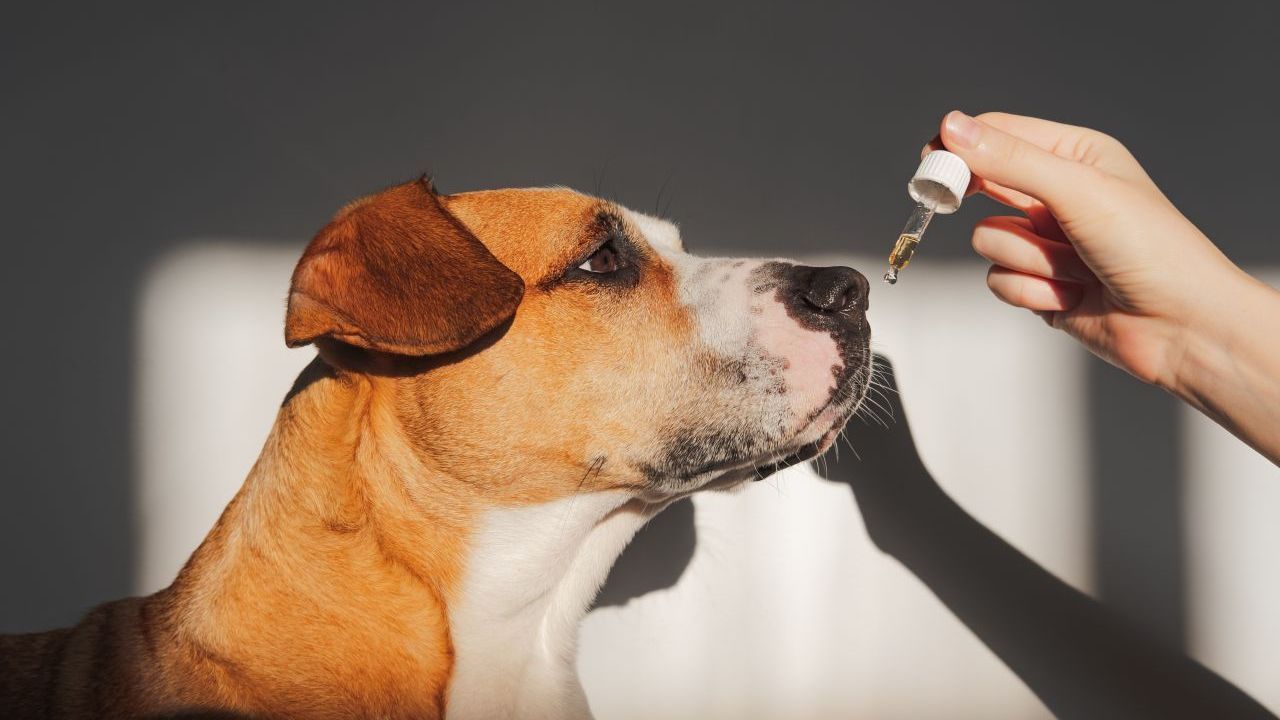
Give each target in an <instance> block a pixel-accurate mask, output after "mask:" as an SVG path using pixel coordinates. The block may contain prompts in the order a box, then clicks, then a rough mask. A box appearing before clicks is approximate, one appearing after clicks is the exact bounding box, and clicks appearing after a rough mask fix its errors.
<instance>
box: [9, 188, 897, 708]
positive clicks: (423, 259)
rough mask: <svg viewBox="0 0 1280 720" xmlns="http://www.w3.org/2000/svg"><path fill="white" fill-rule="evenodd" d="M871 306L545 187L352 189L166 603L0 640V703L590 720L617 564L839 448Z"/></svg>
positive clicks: (860, 370)
mask: <svg viewBox="0 0 1280 720" xmlns="http://www.w3.org/2000/svg"><path fill="white" fill-rule="evenodd" d="M867 293H868V284H867V280H866V278H865V277H863V276H862V275H861V274H859V273H858V272H857V271H855V270H853V269H851V268H847V267H826V268H817V267H806V266H802V265H797V264H794V263H791V262H786V261H780V260H748V259H733V258H700V257H695V256H693V255H690V254H688V253H686V252H685V250H684V247H683V245H682V241H681V239H680V235H679V232H678V231H677V228H676V227H675V226H674V225H672V224H671V223H669V222H667V221H665V220H661V219H657V218H654V217H650V216H647V215H644V214H641V213H637V212H633V211H631V210H627V209H626V208H623V207H621V206H619V205H618V204H615V203H613V202H608V201H605V200H602V199H598V198H595V197H590V196H588V195H584V194H579V193H577V192H574V191H571V190H567V189H562V188H551V189H545V188H538V189H514V190H496V191H479V192H466V193H459V194H454V195H445V194H441V193H439V192H437V191H436V190H435V189H434V188H433V186H432V184H431V182H430V181H429V180H427V179H425V178H423V179H419V180H415V181H412V182H408V183H404V184H401V185H396V186H393V187H390V188H388V189H386V190H383V191H381V192H379V193H377V194H374V195H372V196H369V197H367V198H364V199H361V200H358V201H356V202H354V203H352V204H350V205H348V206H347V207H346V208H344V209H342V210H341V211H340V212H339V213H338V214H337V216H336V217H335V218H334V219H333V220H332V221H331V222H330V223H329V224H328V225H327V226H326V227H325V228H323V229H322V230H321V231H320V233H319V234H318V235H317V236H316V237H315V239H314V240H312V242H311V243H310V244H309V245H308V247H307V249H306V250H305V252H304V253H303V255H302V257H301V259H300V261H299V262H298V265H297V267H296V269H295V271H294V274H293V277H292V281H291V286H290V289H289V296H288V304H287V312H286V320H285V341H286V342H287V344H288V345H289V346H291V347H297V346H302V345H308V344H313V345H314V346H315V347H316V349H317V355H316V358H315V359H314V360H313V361H312V362H311V364H310V365H309V366H308V367H307V368H306V369H305V370H304V371H303V372H302V374H301V376H300V377H299V378H298V381H297V382H296V384H295V385H294V387H293V388H292V389H291V390H290V391H289V393H288V395H287V396H286V399H285V401H284V403H283V404H282V406H281V408H280V411H279V415H278V417H277V420H276V423H275V426H274V428H273V429H272V431H271V433H270V435H269V437H268V438H267V440H266V444H265V447H264V448H263V450H262V454H261V456H260V457H259V459H258V461H257V463H256V464H255V466H254V467H253V469H252V471H251V472H250V474H249V476H248V478H247V479H246V481H245V483H244V486H243V487H242V489H241V490H240V491H239V492H238V494H237V495H236V496H235V498H234V499H233V500H232V501H231V503H230V504H229V505H228V506H227V508H226V510H225V511H224V512H223V514H222V515H221V517H220V519H219V520H218V521H217V523H216V524H215V526H214V527H213V529H212V531H211V532H210V533H209V535H208V537H207V538H206V539H205V540H204V542H203V543H202V544H201V545H200V547H199V548H198V549H197V550H196V551H195V553H194V554H193V555H192V556H191V558H190V560H189V561H188V562H187V563H186V565H185V566H184V567H183V568H182V570H181V571H180V573H179V574H178V576H177V578H176V579H175V581H174V582H173V584H172V585H171V586H170V587H168V588H166V589H164V590H162V591H160V592H158V593H156V594H155V595H151V596H149V597H143V598H130V599H125V600H120V601H116V602H112V603H108V604H106V605H103V606H101V607H98V608H97V609H95V610H93V611H91V612H90V613H89V614H88V616H87V617H86V618H85V619H84V620H83V621H82V622H81V623H80V624H79V625H76V626H75V627H72V628H69V629H63V630H55V631H52V632H47V633H41V634H32V635H17V636H6V637H3V638H0V708H2V712H0V714H3V715H4V717H8V718H22V717H33V718H34V717H40V718H45V717H50V718H64V717H66V718H70V717H95V718H98V717H102V718H124V717H131V718H132V717H177V716H190V717H195V716H199V717H206V716H209V717H291V718H351V717H379V718H440V717H444V716H446V715H447V716H448V717H449V718H517V717H518V718H577V717H589V716H590V711H589V708H588V705H587V700H586V696H585V695H584V693H583V690H582V687H581V685H580V684H579V682H578V679H577V675H576V671H575V668H574V660H575V642H576V636H577V628H578V625H579V622H580V620H581V619H582V617H583V616H584V615H585V613H586V611H587V609H588V608H589V606H590V603H591V602H592V599H593V598H594V596H595V594H596V592H597V591H598V590H599V588H600V586H601V584H602V583H603V581H604V579H605V577H606V575H607V573H608V571H609V568H610V566H611V565H612V564H613V562H614V560H615V559H616V558H617V556H618V555H619V553H621V551H622V549H623V548H624V546H625V545H626V544H627V543H628V542H629V541H630V539H631V537H632V536H633V535H634V534H635V532H636V531H637V530H638V529H639V528H640V527H641V526H642V525H643V524H644V523H645V522H646V521H647V520H648V519H649V518H651V517H652V516H653V515H654V514H655V513H657V512H659V511H660V510H662V509H663V508H664V507H666V506H667V505H668V504H669V503H671V502H673V501H674V500H676V499H679V498H683V497H686V496H688V495H689V494H690V493H693V492H696V491H699V490H710V489H719V490H727V489H731V488H735V487H739V486H741V485H742V484H743V483H745V482H746V481H748V480H752V479H759V478H761V477H764V476H767V475H769V474H770V473H773V472H776V471H778V470H780V469H782V468H784V467H787V466H789V465H793V464H796V463H799V462H803V461H806V460H809V459H811V458H813V457H815V456H817V455H819V454H821V453H822V452H825V451H826V449H827V448H828V447H830V445H831V444H832V443H833V442H834V440H835V438H836V436H837V434H838V433H839V432H840V430H841V429H842V428H843V426H844V424H845V421H846V420H847V419H848V418H849V417H850V416H851V415H852V414H853V412H854V411H855V410H856V409H857V407H858V405H859V403H860V402H861V401H862V398H863V396H864V395H865V393H866V389H867V385H868V382H869V379H870V375H871V362H872V361H871V354H870V350H869V343H870V328H869V326H868V323H867V319H866V310H867ZM214 350H215V351H216V349H214ZM194 410H196V409H193V411H194Z"/></svg>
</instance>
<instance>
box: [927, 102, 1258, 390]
mask: <svg viewBox="0 0 1280 720" xmlns="http://www.w3.org/2000/svg"><path fill="white" fill-rule="evenodd" d="M940 137H941V142H942V144H944V145H945V146H946V148H947V149H948V150H950V151H952V152H954V153H955V154H957V155H959V156H960V157H962V158H963V159H964V160H965V162H966V163H968V165H969V167H970V169H971V170H972V171H973V174H974V176H975V178H977V179H976V180H975V183H974V187H973V188H972V189H976V190H978V191H980V192H982V193H984V194H986V195H988V196H990V197H992V198H993V199H995V200H997V201H999V202H1001V203H1004V204H1006V205H1009V206H1010V207H1013V208H1016V209H1018V210H1020V211H1022V212H1023V213H1025V217H990V218H986V219H984V220H982V221H981V222H979V223H978V225H977V227H976V228H975V230H974V232H973V247H974V249H975V250H976V251H977V252H978V253H979V254H980V255H982V256H983V257H985V258H986V259H988V260H990V261H991V262H992V268H991V270H990V272H989V274H988V276H987V284H988V286H989V287H990V288H991V291H992V292H993V293H995V295H996V297H998V298H1000V299H1001V300H1003V301H1005V302H1007V303H1009V304H1011V305H1014V306H1017V307H1023V308H1027V309H1028V310H1032V311H1034V312H1036V313H1037V314H1039V315H1040V316H1041V317H1043V318H1044V319H1045V321H1046V322H1048V323H1049V324H1050V325H1052V326H1053V327H1055V328H1058V329H1060V330H1064V331H1066V332H1067V333H1068V334H1070V335H1071V336H1072V337H1075V338H1076V339H1077V340H1079V341H1080V342H1081V343H1083V344H1084V345H1085V347H1087V348H1089V349H1090V350H1091V351H1093V352H1094V353H1095V354H1097V355H1099V356H1100V357H1102V358H1104V359H1106V360H1108V361H1109V362H1111V363H1113V364H1115V365H1117V366H1119V367H1121V368H1123V369H1125V370H1127V371H1128V372H1130V373H1132V374H1133V375H1135V376H1136V377H1138V378H1140V379H1142V380H1144V381H1146V382H1149V383H1153V384H1157V385H1161V386H1163V387H1166V388H1171V389H1172V388H1173V387H1174V385H1175V384H1176V382H1177V377H1178V373H1179V369H1180V365H1181V364H1182V363H1183V360H1184V358H1183V356H1184V354H1185V352H1186V348H1187V346H1188V345H1189V344H1190V342H1191V338H1190V336H1191V335H1193V334H1196V333H1200V332H1202V331H1203V330H1204V329H1205V328H1211V327H1212V326H1213V325H1214V323H1215V322H1218V321H1219V320H1220V319H1221V318H1222V317H1223V315H1224V314H1229V313H1232V312H1234V311H1235V310H1233V308H1235V307H1238V303H1236V302H1235V300H1234V299H1233V297H1232V295H1233V293H1234V292H1235V291H1236V290H1237V289H1238V287H1239V286H1241V285H1242V283H1252V282H1254V281H1252V279H1250V278H1248V276H1247V275H1245V274H1244V273H1243V272H1242V271H1240V270H1239V268H1237V267H1236V266H1235V265H1234V264H1232V263H1231V261H1230V260H1228V259H1227V258H1226V256H1224V255H1223V254H1222V253H1221V252H1220V251H1219V250H1218V249H1217V248H1216V247H1215V246H1214V245H1213V243H1212V242H1210V241H1209V239H1208V238H1207V237H1205V236H1204V234H1203V233H1201V232H1200V231H1199V230H1198V229H1197V228H1196V227H1195V226H1194V225H1192V224H1191V222H1189V221H1188V220H1187V219H1186V218H1185V217H1183V215H1182V214H1181V213H1179V212H1178V210H1177V208H1175V207H1174V206H1173V204H1172V203H1170V202H1169V200H1168V199H1167V198H1166V197H1165V196H1164V195H1163V194H1162V193H1161V192H1160V189H1159V188H1157V187H1156V185H1155V183H1153V182H1152V181H1151V178H1150V177H1148V176H1147V174H1146V172H1145V171H1144V170H1143V169H1142V166H1141V165H1139V164H1138V161H1137V160H1135V159H1134V157H1133V155H1131V154H1130V153H1129V151H1128V150H1126V149H1125V147H1124V146H1123V145H1121V144H1120V143H1119V142H1118V141H1117V140H1115V139H1113V138H1111V137H1108V136H1107V135H1104V134H1102V133H1099V132H1096V131H1094V130H1089V129H1086V128H1080V127H1073V126H1070V125H1062V124H1059V123H1054V122H1049V121H1047V120H1039V119H1036V118H1029V117H1021V116H1018V115H1007V114H1004V113H986V114H983V115H980V116H978V117H977V118H976V119H975V118H970V117H968V116H967V115H965V114H963V113H961V112H958V111H956V112H952V113H950V114H948V115H947V116H946V117H945V118H944V119H943V123H942V133H941V136H940Z"/></svg>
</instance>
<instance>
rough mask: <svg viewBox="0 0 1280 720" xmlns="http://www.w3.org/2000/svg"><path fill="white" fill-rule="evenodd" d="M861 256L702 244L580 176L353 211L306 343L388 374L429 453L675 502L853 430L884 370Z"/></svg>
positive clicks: (504, 478) (335, 236)
mask: <svg viewBox="0 0 1280 720" xmlns="http://www.w3.org/2000/svg"><path fill="white" fill-rule="evenodd" d="M867 290H868V287H867V281H866V279H865V278H864V277H863V276H862V275H860V274H859V273H857V272H855V271H854V270H852V269H850V268H845V267H828V268H816V267H806V266H800V265H796V264H793V263H789V262H784V261H776V260H771V261H761V260H743V259H732V258H703V257H697V256H694V255H690V254H688V253H686V252H685V250H684V248H683V245H682V243H681V240H680V236H679V233H678V232H677V230H676V228H675V226H674V225H672V224H670V223H668V222H666V221H663V220H659V219H656V218H653V217H649V216H647V215H643V214H640V213H636V212H633V211H630V210H627V209H625V208H623V207H620V206H618V205H616V204H614V203H611V202H607V201H604V200H601V199H598V198H594V197H589V196H586V195H582V194H579V193H576V192H573V191H570V190H564V189H529V190H498V191H485V192H469V193H461V194H457V195H448V196H446V195H440V194H437V193H436V192H435V191H434V190H433V189H432V188H431V186H430V184H429V183H428V182H426V181H417V182H412V183H406V184H404V185H398V186H395V187H392V188H389V189H387V190H385V191H383V192H381V193H379V194H377V195H373V196H371V197H368V198H365V199H363V200H360V201H357V202H355V203H353V204H352V205H350V206H348V207H346V208H345V209H343V210H342V211H341V212H340V213H339V214H338V216H337V217H336V218H335V219H334V220H333V221H332V222H331V223H330V224H329V225H328V226H327V227H325V228H324V229H323V230H322V231H321V232H320V234H319V235H318V236H317V237H316V238H315V240H313V241H312V243H311V245H310V246H309V247H308V248H307V251H306V253H305V254H304V255H303V257H302V260H301V261H300V262H299V264H298V267H297V269H296V270H295V272H294V277H293V286H292V289H291V292H290V296H289V311H288V319H287V322H286V331H285V332H286V340H287V342H288V343H289V344H290V345H291V346H296V345H301V344H305V343H309V342H316V343H317V344H318V345H320V348H321V354H322V356H323V357H324V358H325V359H326V360H327V361H328V362H330V364H333V365H335V366H338V367H339V369H340V370H341V371H345V372H358V373H364V374H366V375H368V376H369V377H370V379H371V382H373V383H374V385H375V386H376V387H379V388H382V389H383V392H381V393H380V394H381V396H383V397H385V398H386V399H385V400H383V401H382V402H384V403H385V404H386V405H387V406H388V409H389V411H390V412H391V413H393V415H394V417H396V418H398V420H399V422H400V424H401V426H402V427H403V428H404V429H405V431H406V436H407V437H408V438H409V440H410V444H411V445H412V449H413V450H414V452H416V453H417V454H418V455H419V456H420V457H421V458H423V460H424V461H425V462H427V463H428V464H429V466H430V467H433V468H435V469H438V470H440V471H442V472H445V473H447V474H448V475H450V476H451V477H454V478H455V479H457V480H458V481H459V482H465V483H467V484H468V485H469V486H471V487H474V488H477V489H479V490H481V491H482V492H484V493H485V494H486V495H489V496H491V497H498V498H503V499H505V500H507V501H510V502H535V501H541V500H550V499H554V498H558V497H564V496H568V495H571V494H573V493H575V492H581V491H590V490H601V489H619V488H621V489H627V490H630V491H632V492H634V493H635V494H637V495H638V496H640V497H643V498H648V499H653V500H662V499H665V498H670V497H673V496H676V495H680V494H683V493H687V492H691V491H693V490H697V489H700V488H703V487H708V486H717V487H718V486H726V485H731V484H736V483H737V482H740V481H743V480H748V479H753V478H758V477H762V476H764V475H767V474H769V473H771V472H773V471H775V470H777V469H780V468H781V467H784V466H786V465H790V464H794V463H796V462H800V461H803V460H807V459H809V458H811V457H814V456H816V455H818V454H820V453H822V452H823V451H825V450H826V449H827V448H828V447H829V446H830V445H831V443H832V442H833V441H834V439H835V437H836V434H837V433H838V432H839V431H840V429H841V428H842V427H843V425H844V423H845V421H846V420H847V419H848V417H849V416H850V414H851V413H852V412H853V411H854V410H855V409H856V407H857V405H858V403H859V402H860V401H861V400H862V397H863V394H864V393H865V391H866V387H867V383H868V380H869V377H870V362H871V356H870V352H869V347H868V345H869V339H870V330H869V328H868V325H867V321H866V317H865V311H866V309H867Z"/></svg>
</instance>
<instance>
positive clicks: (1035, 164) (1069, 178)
mask: <svg viewBox="0 0 1280 720" xmlns="http://www.w3.org/2000/svg"><path fill="white" fill-rule="evenodd" d="M941 137H942V143H943V145H945V146H946V148H947V150H950V151H951V152H953V153H955V154H956V155H959V156H960V157H961V159H963V160H964V161H965V164H967V165H968V166H969V169H970V170H971V171H973V174H974V175H977V176H978V177H981V178H982V179H984V180H989V181H991V182H993V183H997V184H999V185H1003V186H1005V187H1007V188H1012V189H1013V190H1017V191H1019V192H1022V193H1025V194H1027V195H1030V196H1031V197H1034V198H1035V199H1037V200H1039V201H1040V202H1042V203H1044V205H1045V206H1046V207H1048V208H1049V211H1050V212H1052V213H1053V214H1054V215H1055V216H1056V217H1057V218H1058V219H1059V220H1064V219H1067V218H1068V217H1070V216H1071V215H1073V214H1080V213H1083V212H1085V211H1087V210H1088V209H1090V208H1092V207H1095V206H1096V205H1097V204H1098V202H1099V201H1100V200H1101V199H1102V198H1103V197H1104V196H1103V194H1102V193H1101V192H1100V191H1099V185H1100V183H1101V181H1102V180H1103V179H1104V178H1105V175H1104V174H1103V173H1102V172H1101V171H1099V170H1098V169H1096V168H1093V167H1091V166H1088V165H1084V164H1082V163H1078V162H1075V161H1074V160H1070V159H1068V158H1064V157H1060V156H1058V155H1054V154H1053V153H1051V152H1049V151H1048V150H1045V149H1043V148H1041V147H1038V146H1036V145H1033V144H1032V143H1029V142H1027V141H1026V140H1023V139H1021V138H1019V137H1017V136H1015V135H1010V134H1009V133H1007V132H1004V131H1003V130H999V129H997V128H995V127H992V126H991V125H988V124H987V123H984V122H982V121H981V120H977V119H974V118H971V117H969V116H968V115H965V114H964V113H962V112H960V111H959V110H953V111H951V112H950V113H947V116H946V117H945V118H943V119H942V135H941Z"/></svg>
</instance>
